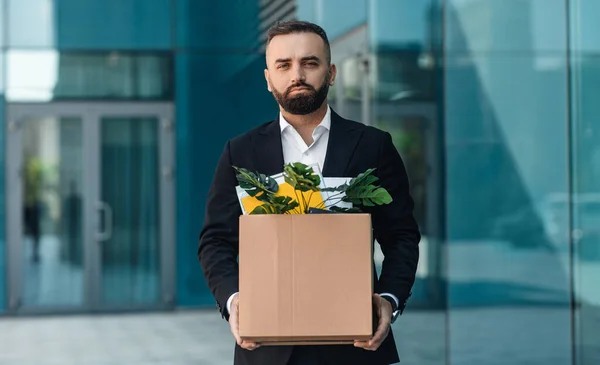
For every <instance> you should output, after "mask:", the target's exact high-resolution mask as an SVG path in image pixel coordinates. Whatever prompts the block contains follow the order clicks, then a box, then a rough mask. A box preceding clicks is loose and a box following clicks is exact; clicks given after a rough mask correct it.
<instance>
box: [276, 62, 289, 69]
mask: <svg viewBox="0 0 600 365" xmlns="http://www.w3.org/2000/svg"><path fill="white" fill-rule="evenodd" d="M288 67H289V65H288V64H287V63H281V64H279V66H277V68H278V69H285V68H288Z"/></svg>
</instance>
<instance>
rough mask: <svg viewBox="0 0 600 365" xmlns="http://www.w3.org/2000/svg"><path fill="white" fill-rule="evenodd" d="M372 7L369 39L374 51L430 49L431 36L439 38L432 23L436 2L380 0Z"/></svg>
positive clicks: (430, 0)
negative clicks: (380, 48)
mask: <svg viewBox="0 0 600 365" xmlns="http://www.w3.org/2000/svg"><path fill="white" fill-rule="evenodd" d="M370 5H371V7H370V9H369V10H370V11H369V32H370V34H369V36H370V40H371V47H373V48H378V47H383V48H386V46H387V47H395V48H404V49H413V50H421V49H428V48H430V47H431V41H432V37H433V36H436V37H437V36H438V34H437V33H438V32H437V31H436V30H435V29H436V27H435V23H434V22H433V20H434V19H435V17H436V16H437V15H436V14H437V10H438V5H437V0H411V1H397V0H378V1H376V2H375V1H371V2H370Z"/></svg>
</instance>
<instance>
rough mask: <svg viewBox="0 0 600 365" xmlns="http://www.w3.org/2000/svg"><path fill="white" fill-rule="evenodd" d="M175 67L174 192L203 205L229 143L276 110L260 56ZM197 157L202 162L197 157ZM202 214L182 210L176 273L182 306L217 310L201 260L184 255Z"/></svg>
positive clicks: (206, 58) (202, 57) (184, 56)
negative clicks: (267, 86)
mask: <svg viewBox="0 0 600 365" xmlns="http://www.w3.org/2000/svg"><path fill="white" fill-rule="evenodd" d="M176 62H177V68H176V69H177V83H176V85H177V92H176V93H175V95H176V101H175V103H176V105H177V135H178V141H177V144H176V148H177V150H176V155H177V156H178V158H177V166H178V169H177V171H178V172H177V179H176V184H177V185H176V191H177V194H178V195H180V196H186V197H189V199H190V201H199V202H202V201H203V199H204V193H203V191H206V189H208V186H209V185H210V182H211V180H212V172H211V173H207V171H214V168H215V166H216V163H217V161H218V159H219V155H220V153H221V151H222V150H223V146H224V145H225V143H226V141H227V140H228V139H229V138H231V136H234V135H237V134H241V133H244V132H246V131H247V130H248V128H251V126H254V125H258V124H257V123H263V122H260V121H264V122H267V121H269V120H272V119H273V118H275V117H277V113H278V108H277V104H276V102H275V100H274V98H273V96H272V95H271V94H270V93H269V92H268V91H267V88H266V83H265V77H264V73H263V70H264V68H265V58H264V54H262V53H247V54H244V53H229V54H228V53H217V54H210V53H206V52H198V53H192V52H180V53H178V54H177V56H176ZM206 70H210V72H207V71H206ZM207 85H209V86H207ZM232 105H235V107H232ZM201 121H206V122H207V123H208V124H206V123H204V122H201ZM221 121H226V123H225V122H221ZM198 155H202V156H203V157H202V158H195V157H194V156H198ZM203 214H204V207H203V206H202V204H178V207H177V216H178V217H179V218H178V220H179V222H178V224H177V237H180V242H181V244H180V245H178V257H179V258H185V259H184V260H183V261H180V262H178V265H177V273H176V275H177V277H179V278H180V279H179V280H178V287H177V293H178V304H180V305H198V304H201V305H213V306H214V299H213V297H212V294H211V293H210V291H209V290H208V287H207V286H206V284H205V282H204V281H203V279H199V278H202V277H203V275H202V271H201V269H200V265H198V260H197V258H195V257H191V256H190V255H187V254H186V252H188V251H189V250H193V249H194V245H196V242H197V239H198V226H197V224H196V222H198V221H202V219H203ZM192 256H193V255H192Z"/></svg>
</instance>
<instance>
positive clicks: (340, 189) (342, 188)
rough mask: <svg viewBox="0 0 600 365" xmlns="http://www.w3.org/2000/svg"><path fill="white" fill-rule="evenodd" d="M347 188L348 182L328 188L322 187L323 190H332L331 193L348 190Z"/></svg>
mask: <svg viewBox="0 0 600 365" xmlns="http://www.w3.org/2000/svg"><path fill="white" fill-rule="evenodd" d="M347 188H348V184H347V183H344V184H342V185H339V186H332V187H328V188H322V189H321V191H324V192H331V193H337V192H342V191H346V189H347Z"/></svg>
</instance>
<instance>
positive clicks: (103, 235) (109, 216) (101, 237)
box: [96, 201, 113, 242]
mask: <svg viewBox="0 0 600 365" xmlns="http://www.w3.org/2000/svg"><path fill="white" fill-rule="evenodd" d="M96 209H97V210H98V211H99V212H100V214H103V215H104V231H100V232H97V233H96V241H98V242H102V241H108V240H109V239H110V238H111V237H112V234H113V210H112V208H111V207H110V205H108V204H107V203H105V202H102V201H98V202H96Z"/></svg>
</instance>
